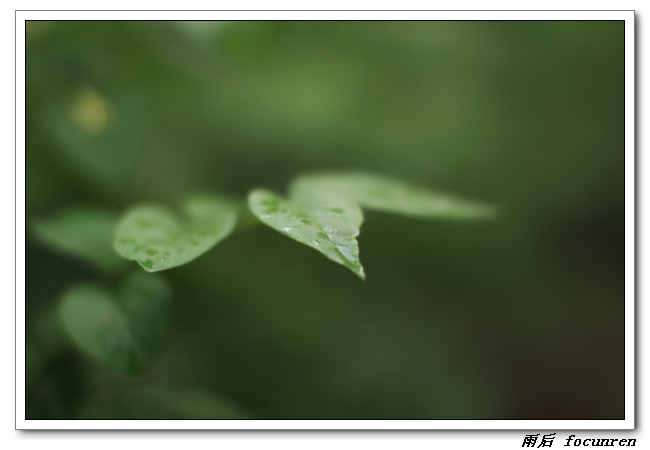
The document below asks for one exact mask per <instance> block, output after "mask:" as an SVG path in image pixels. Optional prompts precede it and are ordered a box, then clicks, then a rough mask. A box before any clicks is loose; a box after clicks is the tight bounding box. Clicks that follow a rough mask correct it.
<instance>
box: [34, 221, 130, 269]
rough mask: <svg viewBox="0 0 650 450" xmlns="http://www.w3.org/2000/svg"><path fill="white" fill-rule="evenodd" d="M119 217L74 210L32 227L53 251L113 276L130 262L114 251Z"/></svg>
mask: <svg viewBox="0 0 650 450" xmlns="http://www.w3.org/2000/svg"><path fill="white" fill-rule="evenodd" d="M118 220H119V217H118V215H117V214H115V213H113V212H111V211H106V210H104V209H98V208H73V209H69V210H67V211H64V212H62V213H60V214H57V215H55V216H52V217H50V218H47V219H42V220H37V221H34V222H33V223H32V229H33V230H34V233H35V234H36V236H37V237H38V239H39V240H40V241H42V242H44V243H45V244H47V245H49V246H50V247H52V248H55V249H57V250H59V251H62V252H65V253H67V254H70V255H73V256H76V257H79V258H82V259H84V260H86V261H90V262H91V263H93V264H94V265H95V266H97V267H99V268H100V269H102V270H104V271H105V272H108V273H111V272H114V271H116V270H119V269H120V268H122V267H124V266H125V265H126V264H125V263H126V261H125V260H124V259H122V258H120V257H119V255H118V254H117V253H115V250H114V249H113V246H112V243H113V233H114V232H115V227H116V226H117V223H118Z"/></svg>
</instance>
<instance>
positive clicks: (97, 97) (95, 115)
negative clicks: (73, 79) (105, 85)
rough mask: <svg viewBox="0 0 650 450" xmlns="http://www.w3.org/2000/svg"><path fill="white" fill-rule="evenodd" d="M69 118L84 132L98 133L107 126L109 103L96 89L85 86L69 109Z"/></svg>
mask: <svg viewBox="0 0 650 450" xmlns="http://www.w3.org/2000/svg"><path fill="white" fill-rule="evenodd" d="M70 118H71V119H72V121H73V122H74V123H75V124H76V125H77V126H78V127H79V128H81V129H83V130H84V131H85V132H86V133H88V134H100V133H102V132H104V131H105V130H106V127H107V126H108V123H109V120H110V105H109V104H108V102H107V101H106V99H105V98H104V97H102V96H101V94H100V93H99V92H97V90H95V89H93V88H92V87H90V86H86V87H84V88H83V89H81V91H80V92H79V94H78V95H77V99H76V101H75V102H74V104H73V105H72V111H70Z"/></svg>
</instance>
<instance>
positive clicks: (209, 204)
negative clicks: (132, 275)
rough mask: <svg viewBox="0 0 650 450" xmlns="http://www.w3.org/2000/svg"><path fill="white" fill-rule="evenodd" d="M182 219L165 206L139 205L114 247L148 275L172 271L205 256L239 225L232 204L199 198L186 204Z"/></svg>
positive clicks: (121, 226)
mask: <svg viewBox="0 0 650 450" xmlns="http://www.w3.org/2000/svg"><path fill="white" fill-rule="evenodd" d="M184 213H185V216H186V218H185V219H182V218H180V217H178V216H177V215H176V214H174V213H173V212H172V211H170V210H169V209H167V208H165V207H162V206H138V207H135V208H133V209H132V210H131V211H129V212H128V213H127V214H126V215H125V216H124V218H123V219H122V221H121V222H120V223H119V225H118V227H117V229H116V230H115V240H114V248H115V250H116V251H117V252H118V253H119V254H120V255H122V256H123V257H125V258H127V259H132V260H135V261H137V262H138V263H139V264H140V265H141V266H142V267H143V268H144V269H145V270H147V271H148V272H157V271H159V270H165V269H170V268H172V267H176V266H180V265H181V264H185V263H187V262H189V261H191V260H193V259H194V258H197V257H198V256H200V255H202V254H203V253H205V252H206V251H208V250H209V249H210V248H212V247H213V246H214V245H215V244H217V243H218V242H219V241H221V240H222V239H224V238H225V237H226V236H228V235H229V234H230V233H231V232H232V230H233V228H234V227H235V224H236V222H237V211H236V209H235V207H233V206H232V205H231V204H230V202H225V201H223V200H220V199H217V198H211V197H200V198H194V199H191V200H189V201H188V202H186V203H185V207H184Z"/></svg>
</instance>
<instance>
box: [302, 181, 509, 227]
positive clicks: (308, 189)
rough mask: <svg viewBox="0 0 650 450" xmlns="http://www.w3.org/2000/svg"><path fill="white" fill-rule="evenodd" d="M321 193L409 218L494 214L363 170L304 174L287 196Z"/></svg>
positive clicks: (307, 196)
mask: <svg viewBox="0 0 650 450" xmlns="http://www.w3.org/2000/svg"><path fill="white" fill-rule="evenodd" d="M324 194H327V195H328V196H333V197H340V198H345V199H347V200H349V201H351V202H354V203H356V204H358V205H359V206H361V207H362V208H367V209H372V210H376V211H383V212H389V213H395V214H401V215H404V216H410V217H421V218H432V219H435V218H442V219H487V218H493V217H494V216H495V214H496V210H495V208H494V207H492V206H489V205H485V204H480V203H475V202H469V201H466V200H462V199H460V198H457V197H454V196H451V195H447V194H442V193H439V192H435V191H432V190H429V189H424V188H419V187H416V186H411V185H408V184H405V183H402V182H400V181H397V180H392V179H390V178H385V177H380V176H376V175H370V174H364V173H344V174H331V175H329V174H327V175H313V176H304V177H300V178H298V179H297V180H296V181H294V182H293V183H292V185H291V187H290V188H289V195H290V197H291V198H292V199H295V200H296V201H300V202H302V201H305V200H311V199H313V198H319V197H320V196H323V195H324Z"/></svg>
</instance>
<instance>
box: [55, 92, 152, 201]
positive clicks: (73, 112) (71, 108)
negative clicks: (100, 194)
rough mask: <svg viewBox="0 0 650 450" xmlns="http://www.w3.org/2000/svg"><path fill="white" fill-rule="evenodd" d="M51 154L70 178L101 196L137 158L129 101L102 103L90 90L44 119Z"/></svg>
mask: <svg viewBox="0 0 650 450" xmlns="http://www.w3.org/2000/svg"><path fill="white" fill-rule="evenodd" d="M45 120H46V125H47V128H48V129H49V130H50V132H51V134H52V137H53V138H54V141H55V143H56V145H55V148H56V150H58V152H59V153H60V154H61V156H62V157H63V158H65V160H66V161H67V162H68V164H69V166H70V168H71V169H72V170H74V171H75V173H76V174H77V175H78V176H80V177H82V178H84V179H85V180H86V181H87V182H89V183H91V184H93V185H94V186H96V187H98V188H99V189H102V190H104V191H108V192H112V191H114V190H119V189H121V188H122V187H124V185H125V184H126V182H127V181H128V179H129V177H130V176H131V174H132V172H133V169H134V168H135V164H136V162H137V160H138V157H139V155H140V150H141V147H142V142H143V139H142V138H143V133H142V131H143V126H142V120H141V117H140V114H139V113H138V108H137V107H136V105H135V103H134V101H133V99H132V98H130V97H128V96H126V95H122V96H120V97H116V98H114V99H113V98H108V97H107V96H104V95H102V94H101V93H100V92H99V91H98V90H96V89H94V88H93V87H90V86H85V87H83V88H80V89H79V90H78V92H77V93H76V95H74V96H73V98H71V99H70V101H69V102H68V103H65V102H61V103H58V104H54V105H51V106H50V107H49V109H48V110H47V112H46V115H45Z"/></svg>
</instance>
